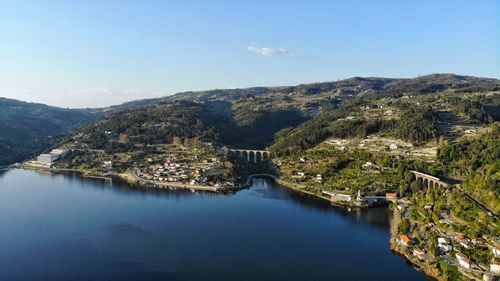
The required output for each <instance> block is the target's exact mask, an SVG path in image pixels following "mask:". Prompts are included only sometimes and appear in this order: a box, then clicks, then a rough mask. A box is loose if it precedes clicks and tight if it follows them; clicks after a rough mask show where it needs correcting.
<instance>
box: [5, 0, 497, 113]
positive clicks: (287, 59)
mask: <svg viewBox="0 0 500 281" xmlns="http://www.w3.org/2000/svg"><path fill="white" fill-rule="evenodd" d="M0 42H1V43H0V96H5V97H11V98H16V99H21V100H27V101H35V102H43V103H48V104H51V105H58V106H63V107H87V106H105V105H110V104H116V103H121V102H124V101H128V100H133V99H140V98H148V97H155V96H164V95H168V94H173V93H176V92H179V91H187V90H204V89H214V88H232V87H249V86H277V85H294V84H300V83H308V82H319V81H333V80H337V79H342V78H348V77H352V76H384V77H414V76H417V75H420V74H429V73H436V72H452V73H458V74H468V75H476V76H486V77H494V78H500V1H494V0H492V1H482V0H478V1H473V0H470V1H460V0H454V1H422V0H419V1H416V0H415V1H400V0H398V1H396V0H395V1H353V0H350V1H347V0H346V1H333V0H332V1H326V0H323V1H305V0H304V1H292V0H288V1H280V0H275V1H271V0H268V1H255V0H254V1H208V0H205V1H152V0H149V1H147V0H144V1H139V0H137V1H103V0H101V1H91V0H86V1H41V0H38V1H22V0H16V1H14V0H12V1H3V0H0Z"/></svg>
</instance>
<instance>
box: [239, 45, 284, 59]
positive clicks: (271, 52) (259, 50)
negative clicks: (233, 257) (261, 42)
mask: <svg viewBox="0 0 500 281" xmlns="http://www.w3.org/2000/svg"><path fill="white" fill-rule="evenodd" d="M247 50H248V51H250V52H252V53H256V54H259V55H263V56H266V57H270V56H287V57H291V56H293V54H292V53H291V52H290V51H288V50H286V49H283V48H271V47H257V46H256V45H255V44H254V43H251V44H250V45H248V46H247Z"/></svg>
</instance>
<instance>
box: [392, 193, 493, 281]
mask: <svg viewBox="0 0 500 281" xmlns="http://www.w3.org/2000/svg"><path fill="white" fill-rule="evenodd" d="M454 188H457V187H454ZM432 193H433V194H432ZM444 193H445V195H444V196H441V198H438V196H439V194H440V193H438V192H437V191H436V190H428V191H423V192H422V194H420V195H417V196H414V197H412V198H411V200H408V199H404V200H398V202H396V204H394V205H393V206H392V208H393V210H394V213H393V224H394V225H393V228H394V229H393V230H392V248H393V249H395V250H396V251H397V252H399V253H402V254H404V255H405V256H406V257H407V258H408V259H409V260H411V261H412V262H413V263H415V264H416V265H418V266H419V267H420V268H422V269H423V270H424V271H427V272H428V273H430V274H431V275H432V270H429V269H428V268H429V265H432V264H438V265H439V267H440V268H445V269H446V271H447V272H449V273H450V274H456V276H455V277H457V276H459V275H463V276H466V277H468V278H470V279H473V280H484V281H490V280H498V278H499V276H500V262H499V260H500V240H499V237H498V221H497V216H496V215H495V214H493V213H491V212H489V211H487V210H481V211H484V216H485V217H483V218H481V220H486V221H487V222H489V223H487V224H486V223H484V222H483V229H476V228H477V226H476V225H471V226H465V225H464V220H463V219H461V218H460V217H459V215H458V214H457V213H455V212H453V211H452V210H450V209H449V207H448V206H447V205H446V204H443V202H444V201H447V200H450V199H451V200H453V199H456V198H455V196H460V195H462V198H463V197H464V196H463V194H461V193H460V191H454V190H451V189H447V190H446V191H445V192H444ZM459 194H460V195H459ZM466 200H468V201H469V202H468V203H467V204H471V205H470V206H472V205H474V203H473V202H472V201H470V200H469V199H464V201H462V202H466ZM462 202H461V203H460V204H462ZM472 208H474V209H475V211H477V210H476V208H478V206H474V207H471V209H472ZM481 211H480V214H482V213H481ZM477 220H478V221H479V220H480V219H479V218H478V219H477ZM484 225H486V227H484ZM448 278H450V279H451V280H454V279H453V278H452V277H450V276H448Z"/></svg>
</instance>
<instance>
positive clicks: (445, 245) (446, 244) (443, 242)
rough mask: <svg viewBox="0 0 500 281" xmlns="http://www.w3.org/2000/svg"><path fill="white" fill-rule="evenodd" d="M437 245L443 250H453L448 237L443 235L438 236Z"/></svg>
mask: <svg viewBox="0 0 500 281" xmlns="http://www.w3.org/2000/svg"><path fill="white" fill-rule="evenodd" d="M438 247H439V248H440V249H441V250H443V251H445V252H449V251H451V250H453V246H451V244H450V239H448V238H445V237H439V238H438Z"/></svg>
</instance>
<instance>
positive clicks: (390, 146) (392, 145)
mask: <svg viewBox="0 0 500 281" xmlns="http://www.w3.org/2000/svg"><path fill="white" fill-rule="evenodd" d="M389 148H390V149H391V150H395V149H398V145H397V144H395V143H391V144H390V145H389Z"/></svg>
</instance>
